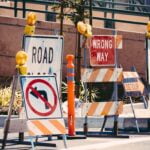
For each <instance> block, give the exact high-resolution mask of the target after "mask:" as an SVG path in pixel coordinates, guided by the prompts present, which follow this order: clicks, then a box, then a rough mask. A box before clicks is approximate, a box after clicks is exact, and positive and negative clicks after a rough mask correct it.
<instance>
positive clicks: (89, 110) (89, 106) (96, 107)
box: [82, 101, 123, 116]
mask: <svg viewBox="0 0 150 150" xmlns="http://www.w3.org/2000/svg"><path fill="white" fill-rule="evenodd" d="M82 109H83V114H82V116H85V115H87V116H112V115H119V114H121V113H122V112H123V102H121V101H119V102H115V101H110V102H93V103H83V105H82Z"/></svg>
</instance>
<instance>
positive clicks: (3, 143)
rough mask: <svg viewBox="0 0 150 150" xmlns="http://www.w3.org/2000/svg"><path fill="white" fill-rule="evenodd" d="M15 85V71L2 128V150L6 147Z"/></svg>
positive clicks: (16, 80)
mask: <svg viewBox="0 0 150 150" xmlns="http://www.w3.org/2000/svg"><path fill="white" fill-rule="evenodd" d="M17 83H18V74H17V71H16V74H15V76H14V78H13V84H12V95H11V99H10V105H9V111H8V117H7V120H6V124H5V127H4V136H3V142H2V149H4V148H5V145H6V140H7V135H8V130H9V125H10V118H11V113H12V107H13V103H14V100H15V92H16V89H17Z"/></svg>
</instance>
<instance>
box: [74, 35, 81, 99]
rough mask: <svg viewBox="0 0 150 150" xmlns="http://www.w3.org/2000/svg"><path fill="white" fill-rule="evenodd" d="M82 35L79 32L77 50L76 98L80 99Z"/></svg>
mask: <svg viewBox="0 0 150 150" xmlns="http://www.w3.org/2000/svg"><path fill="white" fill-rule="evenodd" d="M80 38H81V35H80V33H79V32H78V48H77V56H76V58H77V59H76V60H77V63H76V64H77V67H76V90H75V91H76V97H77V98H79V96H80V79H81V46H80V45H81V40H80Z"/></svg>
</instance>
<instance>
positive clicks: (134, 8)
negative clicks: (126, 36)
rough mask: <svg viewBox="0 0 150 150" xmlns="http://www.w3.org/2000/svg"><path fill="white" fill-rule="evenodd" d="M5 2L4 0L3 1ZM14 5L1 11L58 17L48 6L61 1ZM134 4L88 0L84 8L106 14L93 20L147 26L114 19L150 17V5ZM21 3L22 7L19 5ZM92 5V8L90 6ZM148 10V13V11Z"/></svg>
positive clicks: (24, 1) (13, 0)
mask: <svg viewBox="0 0 150 150" xmlns="http://www.w3.org/2000/svg"><path fill="white" fill-rule="evenodd" d="M1 1H3V0H1ZM126 1H127V0H126ZM10 2H11V3H12V5H11V6H3V5H0V9H7V10H13V14H14V17H17V16H18V13H19V12H22V17H23V18H25V17H26V13H27V12H29V11H32V12H37V13H43V14H45V15H47V14H52V15H57V14H58V13H59V12H54V11H53V10H48V9H47V8H48V6H53V5H57V4H59V3H60V1H59V0H32V1H31V0H10ZM134 2H136V3H133V2H132V0H128V2H124V1H123V0H122V1H121V2H120V1H119V0H118V1H117V0H108V1H104V0H87V2H86V3H85V5H84V6H83V7H84V8H85V9H86V10H89V11H90V9H91V11H97V12H104V13H105V16H104V17H101V16H100V17H97V16H94V15H93V14H92V13H91V14H90V15H92V16H90V17H91V19H96V20H103V21H111V22H122V23H131V24H139V25H146V24H147V22H141V21H130V20H124V19H116V18H115V17H114V15H115V14H123V15H132V16H141V17H148V18H149V17H150V11H149V10H150V5H145V4H146V3H142V2H143V1H142V2H141V1H140V0H137V1H136V0H134ZM19 3H21V5H18V4H19ZM27 4H37V5H43V6H45V9H43V10H39V9H36V8H32V9H31V8H28V7H27ZM90 4H92V6H91V5H90ZM147 10H148V11H147ZM107 13H112V14H113V15H112V18H107V15H106V14H107ZM64 15H66V16H67V15H68V16H69V15H71V14H69V13H68V14H64Z"/></svg>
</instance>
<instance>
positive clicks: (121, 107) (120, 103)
mask: <svg viewBox="0 0 150 150" xmlns="http://www.w3.org/2000/svg"><path fill="white" fill-rule="evenodd" d="M122 112H123V102H122V101H120V102H119V106H118V109H117V111H116V115H119V114H121V113H122Z"/></svg>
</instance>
